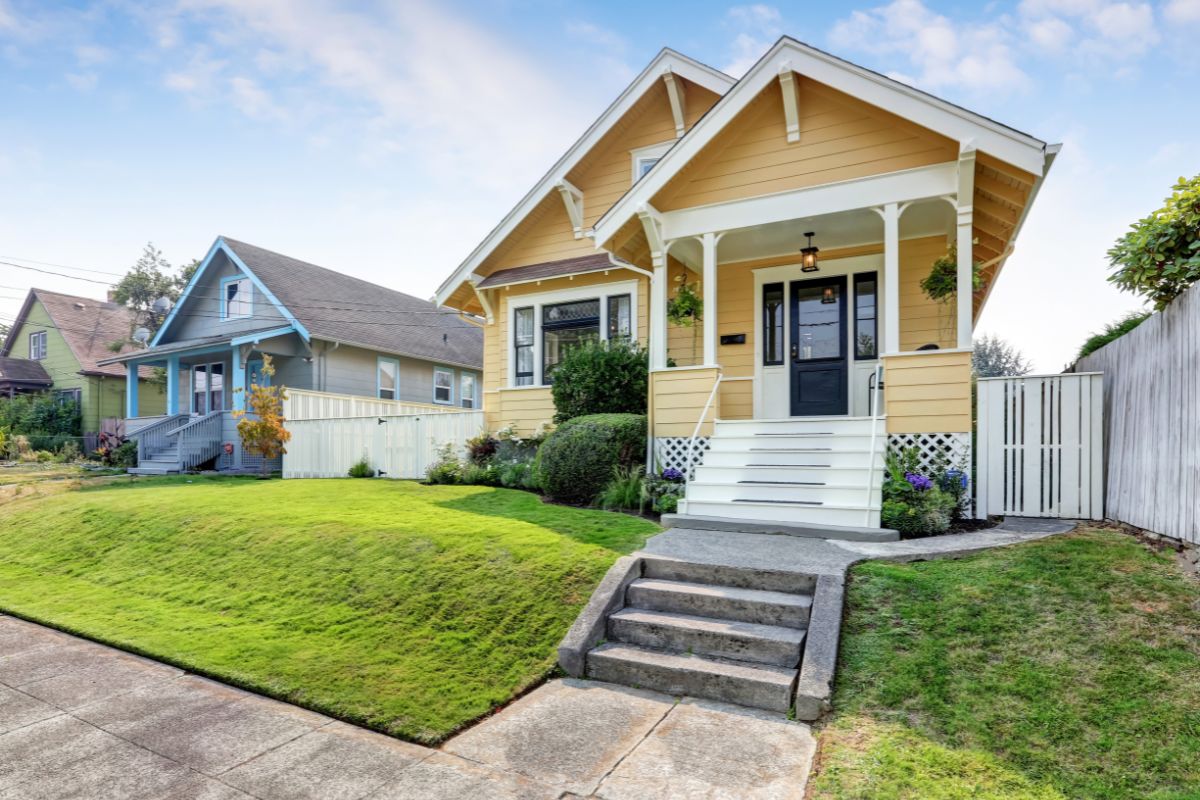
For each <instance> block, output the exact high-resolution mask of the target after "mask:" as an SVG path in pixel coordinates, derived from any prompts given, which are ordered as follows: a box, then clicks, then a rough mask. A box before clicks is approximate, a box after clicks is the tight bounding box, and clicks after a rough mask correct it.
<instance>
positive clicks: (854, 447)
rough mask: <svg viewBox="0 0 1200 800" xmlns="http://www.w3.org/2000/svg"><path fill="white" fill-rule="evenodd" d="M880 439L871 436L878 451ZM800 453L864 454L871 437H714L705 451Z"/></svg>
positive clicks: (841, 435) (882, 439) (760, 435)
mask: <svg viewBox="0 0 1200 800" xmlns="http://www.w3.org/2000/svg"><path fill="white" fill-rule="evenodd" d="M883 442H884V437H882V436H876V437H875V447H876V449H882V445H883ZM764 448H767V449H773V450H784V449H787V450H804V451H811V452H814V453H828V452H831V451H832V452H841V453H854V452H863V453H865V452H868V451H869V450H870V448H871V437H869V436H858V435H853V436H852V435H849V434H845V435H843V434H838V435H837V436H792V435H790V434H789V435H787V436H771V435H768V434H759V435H757V436H716V437H713V438H712V439H711V440H709V449H710V450H713V451H730V450H738V451H745V450H761V449H764Z"/></svg>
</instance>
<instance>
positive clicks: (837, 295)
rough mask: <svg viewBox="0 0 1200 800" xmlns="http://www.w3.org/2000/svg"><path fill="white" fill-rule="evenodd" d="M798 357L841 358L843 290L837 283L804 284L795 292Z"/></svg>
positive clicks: (801, 358)
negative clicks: (822, 284)
mask: <svg viewBox="0 0 1200 800" xmlns="http://www.w3.org/2000/svg"><path fill="white" fill-rule="evenodd" d="M796 297H797V306H796V314H797V327H796V330H797V331H798V334H799V335H798V338H797V341H796V358H797V359H798V360H800V361H811V360H813V359H817V358H840V357H841V355H842V326H841V307H842V291H841V287H839V286H837V285H826V286H813V285H804V284H801V285H800V287H799V288H798V290H797V292H796Z"/></svg>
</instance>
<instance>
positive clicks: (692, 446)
mask: <svg viewBox="0 0 1200 800" xmlns="http://www.w3.org/2000/svg"><path fill="white" fill-rule="evenodd" d="M724 377H725V375H724V374H723V373H721V372H718V373H717V379H716V380H715V381H713V388H712V391H711V392H709V393H708V400H707V401H706V402H705V403H704V409H703V410H702V411H701V412H700V419H698V420H696V427H695V428H694V429H693V430H692V438H691V439H690V440H688V449H687V461H686V462H685V463H686V466H687V468H686V469H685V470H684V472H683V482H684V483H685V484H686V483H691V480H692V467H693V466H695V465H694V464H693V463H692V457H693V454H694V453H695V450H696V437H697V436H699V435H700V428H701V427H703V425H704V418H705V417H707V416H708V409H710V408H711V407H712V403H713V400H714V399H716V396H717V389H720V388H721V379H722V378H724ZM713 424H714V425H715V424H716V421H715V420H714V421H713Z"/></svg>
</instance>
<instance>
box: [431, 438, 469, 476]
mask: <svg viewBox="0 0 1200 800" xmlns="http://www.w3.org/2000/svg"><path fill="white" fill-rule="evenodd" d="M462 468H463V465H462V462H461V461H460V460H459V458H458V456H457V455H455V452H454V445H452V444H444V445H442V446H441V447H439V448H438V457H437V460H436V461H434V462H433V463H432V464H430V465H429V469H427V470H425V482H426V483H435V484H436V483H442V484H454V483H458V482H459V477H460V476H461V475H462Z"/></svg>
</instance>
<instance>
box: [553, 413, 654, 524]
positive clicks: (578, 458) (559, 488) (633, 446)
mask: <svg viewBox="0 0 1200 800" xmlns="http://www.w3.org/2000/svg"><path fill="white" fill-rule="evenodd" d="M645 455H646V417H645V416H643V415H641V414H591V415H588V416H582V417H575V418H574V419H572V420H569V421H567V422H565V423H563V424H562V425H561V426H560V427H559V428H558V429H557V430H556V431H554V433H552V434H550V436H549V437H548V438H547V439H546V442H545V444H543V445H542V446H541V448H540V450H539V451H538V462H537V463H538V467H537V469H538V479H539V481H540V483H541V485H542V487H543V488H544V489H545V491H546V494H548V495H549V496H550V497H552V498H554V499H555V500H559V501H562V502H565V503H576V504H578V505H588V504H590V503H592V502H593V501H594V500H595V499H596V498H597V497H598V496H599V495H600V493H601V492H602V491H603V490H604V488H605V486H606V485H607V484H608V481H609V479H610V478H611V476H612V474H613V468H614V467H624V468H629V467H632V466H634V465H636V464H641V463H643V461H644V459H645Z"/></svg>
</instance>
